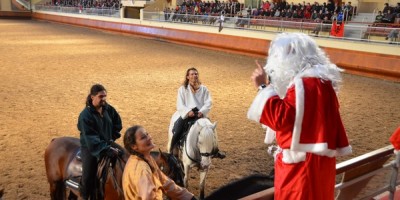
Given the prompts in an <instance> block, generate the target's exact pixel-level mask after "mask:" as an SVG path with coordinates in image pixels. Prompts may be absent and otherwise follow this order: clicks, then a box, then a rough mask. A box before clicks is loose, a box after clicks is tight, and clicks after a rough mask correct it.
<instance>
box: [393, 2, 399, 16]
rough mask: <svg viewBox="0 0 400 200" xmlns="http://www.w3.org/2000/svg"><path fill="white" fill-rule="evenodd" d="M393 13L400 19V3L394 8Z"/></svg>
mask: <svg viewBox="0 0 400 200" xmlns="http://www.w3.org/2000/svg"><path fill="white" fill-rule="evenodd" d="M393 13H396V17H400V3H397V6H396V7H394V11H393Z"/></svg>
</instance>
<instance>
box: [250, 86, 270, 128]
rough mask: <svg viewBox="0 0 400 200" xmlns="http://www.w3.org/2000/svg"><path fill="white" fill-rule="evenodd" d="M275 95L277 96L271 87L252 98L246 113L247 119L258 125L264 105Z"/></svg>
mask: <svg viewBox="0 0 400 200" xmlns="http://www.w3.org/2000/svg"><path fill="white" fill-rule="evenodd" d="M275 95H277V94H276V92H275V90H274V88H273V87H272V86H271V85H269V86H268V87H266V88H264V89H262V90H260V91H259V92H258V94H257V96H256V97H255V98H254V100H253V103H252V104H251V106H250V108H249V110H248V111H247V118H248V119H250V120H254V121H256V122H258V123H260V119H261V114H262V112H263V110H264V106H265V103H266V102H267V100H268V99H269V98H271V97H272V96H275Z"/></svg>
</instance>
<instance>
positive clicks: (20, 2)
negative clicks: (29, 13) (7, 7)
mask: <svg viewBox="0 0 400 200" xmlns="http://www.w3.org/2000/svg"><path fill="white" fill-rule="evenodd" d="M17 2H18V3H19V4H21V5H22V6H24V7H25V8H26V9H27V10H30V9H31V2H28V1H25V0H17Z"/></svg>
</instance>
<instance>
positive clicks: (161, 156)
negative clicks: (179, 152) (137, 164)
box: [158, 148, 167, 160]
mask: <svg viewBox="0 0 400 200" xmlns="http://www.w3.org/2000/svg"><path fill="white" fill-rule="evenodd" d="M158 151H159V152H160V155H158V157H159V158H160V159H161V158H162V159H164V160H167V157H165V155H164V154H163V152H162V151H161V148H159V149H158Z"/></svg>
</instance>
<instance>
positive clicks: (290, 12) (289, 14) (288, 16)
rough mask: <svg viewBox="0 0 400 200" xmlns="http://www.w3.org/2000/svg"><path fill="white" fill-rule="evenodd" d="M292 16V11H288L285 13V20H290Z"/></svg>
mask: <svg viewBox="0 0 400 200" xmlns="http://www.w3.org/2000/svg"><path fill="white" fill-rule="evenodd" d="M292 15H293V11H292V10H288V11H287V12H286V18H291V17H292Z"/></svg>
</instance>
